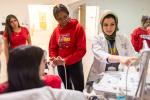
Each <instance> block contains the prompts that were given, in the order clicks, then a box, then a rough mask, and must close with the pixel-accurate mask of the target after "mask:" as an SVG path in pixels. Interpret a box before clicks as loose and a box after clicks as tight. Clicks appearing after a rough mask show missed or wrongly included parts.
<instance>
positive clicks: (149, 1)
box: [99, 0, 150, 36]
mask: <svg viewBox="0 0 150 100" xmlns="http://www.w3.org/2000/svg"><path fill="white" fill-rule="evenodd" d="M99 1H100V11H102V10H104V9H110V10H113V11H114V12H115V13H116V14H117V15H118V17H119V30H120V32H121V33H123V34H127V35H128V36H129V34H131V32H132V31H133V29H134V28H135V27H137V26H138V25H140V21H141V16H142V15H150V0H99Z"/></svg>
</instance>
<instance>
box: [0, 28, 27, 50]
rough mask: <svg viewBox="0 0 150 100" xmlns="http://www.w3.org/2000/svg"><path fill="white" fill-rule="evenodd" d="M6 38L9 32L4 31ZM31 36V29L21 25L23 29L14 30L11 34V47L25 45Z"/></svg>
mask: <svg viewBox="0 0 150 100" xmlns="http://www.w3.org/2000/svg"><path fill="white" fill-rule="evenodd" d="M3 36H4V38H6V39H7V33H6V32H5V31H4V33H3ZM28 37H29V31H28V29H27V28H25V27H21V31H20V32H18V33H16V32H12V33H11V35H10V40H11V48H15V47H16V46H19V45H25V44H26V43H27V39H28Z"/></svg>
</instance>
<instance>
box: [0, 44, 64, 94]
mask: <svg viewBox="0 0 150 100" xmlns="http://www.w3.org/2000/svg"><path fill="white" fill-rule="evenodd" d="M45 63H46V62H45V57H44V51H43V50H42V49H41V48H39V47H36V46H30V45H28V46H18V47H16V48H14V49H12V50H11V51H10V56H9V59H8V65H7V72H8V81H7V82H5V83H2V84H0V93H7V92H14V91H21V90H27V89H33V88H39V87H43V86H50V87H53V88H60V87H61V78H60V77H59V76H56V75H44V68H45Z"/></svg>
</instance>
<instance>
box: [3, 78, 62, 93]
mask: <svg viewBox="0 0 150 100" xmlns="http://www.w3.org/2000/svg"><path fill="white" fill-rule="evenodd" d="M43 82H44V85H45V86H50V87H52V88H58V89H60V88H61V83H62V81H61V78H60V77H59V76H57V75H45V76H44V79H43ZM8 86H9V83H8V82H4V83H1V84H0V94H1V93H5V92H6V91H7V89H8Z"/></svg>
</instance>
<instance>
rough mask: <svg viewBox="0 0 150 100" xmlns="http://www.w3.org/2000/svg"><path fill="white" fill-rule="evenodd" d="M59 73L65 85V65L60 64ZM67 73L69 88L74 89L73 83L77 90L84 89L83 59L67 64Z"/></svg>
mask: <svg viewBox="0 0 150 100" xmlns="http://www.w3.org/2000/svg"><path fill="white" fill-rule="evenodd" d="M58 74H59V76H60V77H61V79H62V81H63V83H64V85H66V79H65V71H64V66H58ZM66 74H67V89H72V85H73V86H74V89H75V90H79V91H83V89H84V76H83V65H82V61H79V62H77V63H75V64H72V65H68V66H66ZM71 81H72V82H71ZM71 83H72V84H71ZM65 88H66V86H65Z"/></svg>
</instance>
